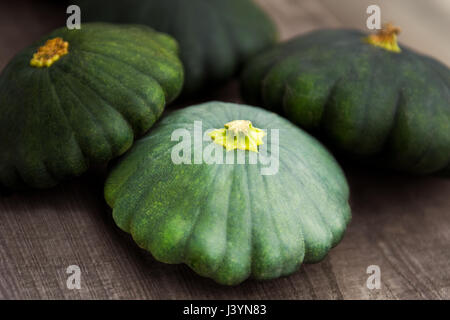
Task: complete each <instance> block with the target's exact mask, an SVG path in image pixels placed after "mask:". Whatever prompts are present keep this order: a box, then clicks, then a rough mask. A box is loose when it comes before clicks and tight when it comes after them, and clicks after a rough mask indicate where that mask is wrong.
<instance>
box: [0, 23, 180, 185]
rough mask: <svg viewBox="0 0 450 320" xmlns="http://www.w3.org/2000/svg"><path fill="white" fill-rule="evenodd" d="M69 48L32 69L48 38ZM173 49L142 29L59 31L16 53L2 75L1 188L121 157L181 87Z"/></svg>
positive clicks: (51, 180) (54, 178)
mask: <svg viewBox="0 0 450 320" xmlns="http://www.w3.org/2000/svg"><path fill="white" fill-rule="evenodd" d="M55 37H62V38H63V40H65V41H68V42H69V53H68V54H67V55H65V56H63V57H61V58H60V60H58V61H56V62H55V63H54V64H53V65H51V66H50V67H49V68H35V67H32V66H30V60H31V58H32V56H33V53H35V52H36V51H37V49H38V48H39V47H40V46H42V45H44V43H45V41H46V40H47V39H53V38H55ZM177 52H178V47H177V43H176V42H175V40H173V39H172V38H171V37H169V36H167V35H164V34H161V33H157V32H155V31H153V30H152V29H150V28H148V27H145V26H126V25H123V26H114V25H110V24H87V23H84V24H83V25H82V29H81V30H72V31H69V30H68V29H67V28H62V29H58V30H56V31H54V32H53V33H51V34H50V35H48V36H46V37H45V38H43V39H41V40H39V41H37V42H36V43H35V44H33V45H32V46H30V47H29V48H26V49H25V50H23V51H22V52H20V53H19V54H17V55H16V56H15V57H14V58H13V60H12V61H11V62H10V63H9V64H8V65H7V66H6V68H5V69H4V70H3V72H2V73H1V75H0V149H1V150H2V151H1V153H0V188H2V187H3V188H7V189H21V188H24V187H27V186H28V187H34V188H47V187H52V186H54V185H56V184H57V183H58V182H60V181H61V180H63V179H65V178H68V177H71V176H77V175H80V174H81V173H83V172H85V171H86V170H87V169H88V168H89V166H90V164H92V163H104V162H107V161H109V160H110V159H112V158H114V157H117V156H119V155H121V154H123V153H124V152H125V151H126V150H127V149H128V148H130V147H131V145H132V143H133V140H134V138H135V137H136V136H140V135H142V134H144V133H145V132H146V131H147V130H148V129H149V128H150V127H151V126H152V125H153V124H154V123H155V121H156V120H157V119H158V118H159V117H160V115H161V114H162V112H163V110H164V106H165V105H166V103H168V102H170V101H172V100H173V99H175V98H176V96H177V95H178V94H179V92H180V91H181V88H182V85H183V68H182V65H181V62H180V60H179V58H178V56H177Z"/></svg>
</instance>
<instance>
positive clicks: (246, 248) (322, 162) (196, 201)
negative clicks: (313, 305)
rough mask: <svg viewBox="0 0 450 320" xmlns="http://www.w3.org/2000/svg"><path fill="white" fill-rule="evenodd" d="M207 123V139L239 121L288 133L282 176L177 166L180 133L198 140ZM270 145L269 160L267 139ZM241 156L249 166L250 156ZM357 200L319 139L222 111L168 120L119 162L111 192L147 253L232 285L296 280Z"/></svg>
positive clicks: (247, 168)
mask: <svg viewBox="0 0 450 320" xmlns="http://www.w3.org/2000/svg"><path fill="white" fill-rule="evenodd" d="M199 120H201V121H202V123H203V130H206V129H214V128H221V127H223V125H224V124H225V123H226V122H228V121H232V120H250V121H252V123H253V126H254V127H257V128H260V129H264V130H266V131H270V129H279V136H280V138H279V145H280V148H279V152H280V156H279V162H280V163H279V171H278V173H277V174H275V175H265V176H263V175H261V171H260V169H261V167H262V165H261V164H260V163H258V164H257V165H256V164H249V162H248V160H247V161H246V164H229V165H226V164H210V165H208V164H206V163H204V162H203V164H179V165H175V164H174V163H173V162H172V158H171V153H172V147H173V146H175V145H176V144H178V143H179V142H178V141H171V135H172V133H173V131H174V130H176V129H179V128H185V129H187V130H188V131H190V132H191V135H193V126H194V121H199ZM264 143H267V144H269V145H268V150H269V152H270V151H271V150H272V149H271V148H272V146H271V141H270V139H269V138H267V136H266V137H265V138H264ZM210 144H211V141H204V142H203V148H206V147H207V146H208V145H210ZM218 147H219V150H220V151H223V152H224V154H225V149H224V148H223V147H221V146H218ZM229 152H233V151H229ZM234 152H236V151H234ZM242 152H245V156H246V159H248V155H249V152H251V151H242ZM193 157H194V156H193V155H192V158H193ZM348 198H349V189H348V185H347V182H346V179H345V177H344V174H343V172H342V171H341V169H340V167H339V166H338V164H337V163H336V161H335V160H334V158H333V157H332V155H331V154H330V153H329V152H328V151H327V150H326V149H325V148H324V147H323V146H322V145H321V144H320V143H319V142H318V141H317V140H315V139H314V138H313V137H311V136H309V135H308V134H306V133H305V132H303V131H302V130H300V129H298V128H297V127H295V126H294V125H292V124H291V123H290V122H288V121H287V120H285V119H283V118H281V117H279V116H277V115H276V114H274V113H271V112H268V111H264V110H262V109H259V108H256V107H249V106H243V105H235V104H228V103H221V102H211V103H206V104H202V105H198V106H193V107H188V108H186V109H183V110H179V111H174V112H172V113H171V114H169V115H168V116H167V117H164V118H163V119H162V120H161V121H160V122H159V123H158V124H157V125H155V127H154V128H152V130H151V131H150V133H148V134H147V135H146V136H145V137H143V138H142V139H140V140H138V141H137V142H136V143H135V145H134V146H133V148H132V149H131V150H130V151H129V152H128V153H127V154H126V155H124V156H123V157H122V158H120V159H119V161H118V163H117V165H116V166H114V167H113V168H112V171H111V173H110V175H109V177H108V179H107V181H106V184H105V199H106V201H107V203H108V204H109V206H110V207H111V208H112V209H113V217H114V220H115V222H116V223H117V225H118V226H119V227H120V228H121V229H122V230H124V231H126V232H128V233H130V234H131V235H132V237H133V239H134V241H135V242H136V243H137V244H138V245H139V246H140V247H141V248H144V249H145V250H148V251H150V252H151V253H152V255H153V256H154V257H155V258H156V259H157V260H159V261H162V262H165V263H185V264H187V265H189V266H190V267H191V268H192V269H193V270H194V271H195V272H197V273H198V274H200V275H202V276H205V277H208V278H212V279H214V280H215V281H217V282H219V283H221V284H226V285H235V284H238V283H240V282H242V281H244V280H245V279H247V278H249V277H251V278H255V279H272V278H277V277H280V276H285V275H289V274H291V273H293V272H295V271H296V270H297V269H298V268H299V267H300V265H301V264H302V263H303V262H306V263H312V262H318V261H320V260H321V259H323V258H324V257H325V255H326V254H327V253H328V251H329V250H330V249H331V248H332V247H333V246H335V245H336V244H337V243H338V242H339V241H340V240H341V238H342V236H343V234H344V231H345V228H346V226H347V224H348V223H349V221H350V219H351V214H350V208H349V204H348Z"/></svg>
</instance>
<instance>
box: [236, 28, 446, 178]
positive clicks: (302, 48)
mask: <svg viewBox="0 0 450 320" xmlns="http://www.w3.org/2000/svg"><path fill="white" fill-rule="evenodd" d="M398 31H399V30H398V29H397V28H394V27H392V26H387V28H386V29H385V30H383V31H381V32H380V33H379V34H374V35H371V36H369V37H366V36H365V35H364V34H363V33H361V32H358V31H351V30H321V31H316V32H312V33H310V34H308V35H306V36H301V37H298V38H296V39H293V40H291V41H289V42H287V43H283V44H281V45H279V46H278V47H276V48H274V49H273V50H270V51H268V52H265V53H263V54H261V55H259V56H258V57H256V58H255V59H254V60H252V61H251V62H250V63H249V64H248V66H247V67H246V70H245V71H244V74H243V76H242V92H243V95H244V96H245V98H246V100H247V101H248V102H250V103H252V104H258V105H262V106H264V107H266V108H268V109H270V110H275V111H277V112H279V113H281V114H284V115H285V116H286V117H287V118H289V119H290V120H291V121H293V122H294V123H296V124H298V125H299V126H301V127H303V128H305V129H307V130H309V131H311V132H313V133H316V134H318V135H320V136H321V137H323V139H324V140H325V141H326V142H327V143H328V144H329V145H330V146H332V147H333V148H334V149H336V150H338V151H340V152H342V153H343V154H345V155H347V156H349V157H351V158H355V159H358V160H367V161H368V162H371V163H375V164H377V165H382V166H386V167H390V168H393V169H396V170H401V171H405V172H409V173H415V174H432V173H437V174H445V170H446V171H447V174H449V173H450V105H449V101H450V91H449V88H450V71H449V69H448V68H447V67H446V66H445V65H443V64H441V63H439V62H438V61H436V60H434V59H432V58H429V57H425V56H422V55H419V54H417V53H415V52H413V51H411V50H409V49H407V48H402V46H400V47H399V46H398V45H397V43H396V35H397V33H398Z"/></svg>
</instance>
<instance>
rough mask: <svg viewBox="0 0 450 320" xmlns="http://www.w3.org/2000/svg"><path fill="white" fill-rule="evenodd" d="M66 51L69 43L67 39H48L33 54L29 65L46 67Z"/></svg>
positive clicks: (66, 52)
mask: <svg viewBox="0 0 450 320" xmlns="http://www.w3.org/2000/svg"><path fill="white" fill-rule="evenodd" d="M68 53H69V43H68V42H67V41H64V40H63V39H62V38H59V37H58V38H54V39H50V40H47V42H46V43H45V44H44V45H43V46H42V47H40V48H39V49H38V51H37V52H36V53H35V54H33V59H31V61H30V65H31V66H32V67H36V68H44V67H47V68H48V67H50V66H51V65H52V64H53V63H55V62H56V61H58V60H59V59H60V58H61V57H62V56H65V55H66V54H68Z"/></svg>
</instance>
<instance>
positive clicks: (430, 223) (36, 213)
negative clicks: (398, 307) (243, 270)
mask: <svg viewBox="0 0 450 320" xmlns="http://www.w3.org/2000/svg"><path fill="white" fill-rule="evenodd" d="M259 2H260V3H261V4H262V5H263V6H264V7H265V8H267V9H269V10H270V11H271V14H272V15H273V16H274V18H275V19H276V21H278V22H279V24H280V28H281V30H282V35H283V37H288V36H290V35H292V34H295V33H302V32H305V31H307V30H311V29H314V28H317V27H324V26H339V25H344V24H345V23H341V22H340V21H339V17H336V16H334V15H333V8H332V7H328V6H327V3H328V1H326V0H324V1H303V2H300V1H298V2H296V1H289V0H279V2H277V1H272V2H270V1H269V0H259ZM321 5H322V6H323V7H322V9H323V10H319V9H318V8H320V6H321ZM291 7H293V8H297V10H298V11H297V17H298V21H296V20H295V19H293V18H292V17H293V16H295V14H294V13H293V10H292V8H291ZM62 10H63V9H62ZM61 14H64V12H62V13H61V9H59V10H58V9H56V8H54V9H52V8H49V7H46V6H45V5H37V4H34V5H32V2H31V1H30V2H27V1H15V2H14V3H12V4H11V3H9V4H6V3H4V2H2V3H1V4H0V69H1V68H3V67H4V65H5V64H6V63H7V61H8V60H9V59H10V58H11V57H12V56H13V55H14V53H15V52H17V51H18V50H19V49H21V48H22V47H24V46H26V45H27V44H29V42H30V41H32V40H34V39H37V38H39V36H40V35H41V34H42V33H45V32H46V31H48V30H50V29H51V28H53V27H54V26H57V25H58V24H60V21H61ZM361 14H362V13H361ZM446 63H447V64H448V61H446ZM237 92H238V91H237V85H236V84H235V83H232V84H230V85H229V86H227V87H226V88H224V89H222V90H219V91H217V92H214V93H212V94H211V98H215V99H222V100H227V101H240V99H239V95H238V93H237ZM344 169H345V172H346V174H347V176H348V179H349V183H350V187H351V190H352V196H351V206H352V210H353V221H352V223H351V224H350V226H349V228H348V231H347V234H346V236H345V238H344V239H343V241H342V242H341V243H340V244H339V245H338V246H337V247H336V248H334V249H333V250H332V251H331V252H330V254H329V255H328V257H327V258H326V259H325V260H324V261H323V262H321V263H319V264H315V265H305V266H303V267H302V268H301V270H300V271H299V272H297V273H296V274H294V275H292V276H290V277H286V278H282V279H277V280H272V281H266V282H256V281H252V280H250V281H247V282H245V283H243V284H242V285H240V286H236V287H223V286H220V285H217V284H215V283H214V282H212V281H211V280H208V279H204V278H201V277H199V276H197V275H195V274H194V273H193V272H192V271H191V270H190V269H189V268H188V267H186V266H184V265H165V264H162V263H159V262H157V261H155V260H154V259H153V258H152V257H151V255H150V254H148V253H146V252H145V251H143V250H141V249H139V248H137V246H136V245H135V244H134V243H133V241H132V240H131V239H130V237H129V236H128V235H127V234H125V233H123V232H121V231H120V230H119V229H118V228H117V227H116V226H115V224H114V222H113V220H112V218H111V212H110V210H109V209H108V208H107V206H106V204H105V202H104V201H103V192H102V189H103V182H104V179H105V172H104V170H103V169H102V168H96V169H93V170H91V171H90V172H88V173H87V174H85V175H84V176H83V177H81V178H78V179H75V180H73V181H70V182H67V183H64V184H62V185H61V186H59V187H57V188H54V189H51V190H45V191H28V192H26V193H21V194H13V195H9V196H4V195H3V196H0V298H2V299H79V298H83V299H108V298H109V299H125V298H130V299H191V298H192V299H449V298H450V266H449V264H450V212H449V211H450V180H445V179H438V178H432V177H425V178H417V177H406V176H402V175H397V174H393V173H383V172H378V171H373V170H371V169H365V170H364V169H361V168H352V166H351V165H349V164H344ZM69 265H78V266H79V267H80V268H81V289H80V290H69V289H67V286H66V280H67V277H68V276H69V275H68V274H66V268H67V267H68V266H69ZM369 265H378V266H379V267H380V269H381V289H378V290H377V289H375V290H370V289H368V288H367V286H366V281H367V278H368V276H369V275H368V274H367V273H366V269H367V267H368V266H369Z"/></svg>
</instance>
